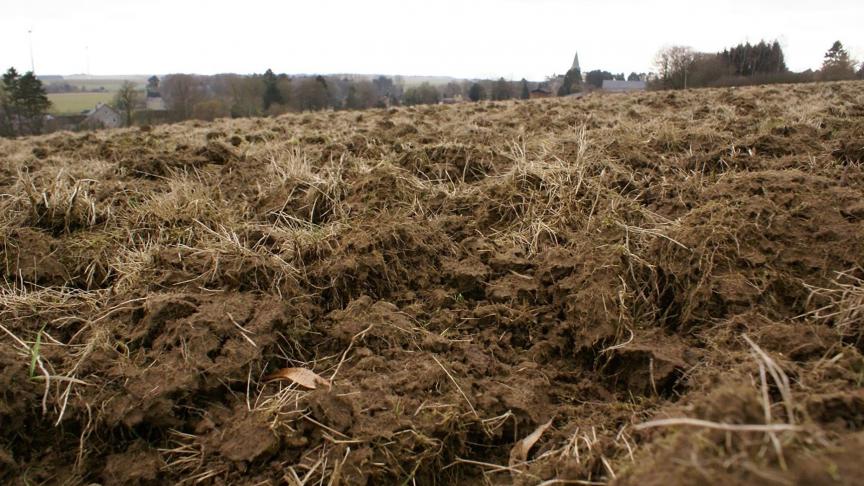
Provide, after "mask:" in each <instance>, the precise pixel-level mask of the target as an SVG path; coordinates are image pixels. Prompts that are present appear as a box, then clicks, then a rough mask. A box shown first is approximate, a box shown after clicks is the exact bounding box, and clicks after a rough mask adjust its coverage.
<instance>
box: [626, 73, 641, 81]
mask: <svg viewBox="0 0 864 486" xmlns="http://www.w3.org/2000/svg"><path fill="white" fill-rule="evenodd" d="M641 80H642V79H641V78H640V77H639V75H638V74H636V73H630V75H629V76H627V81H641Z"/></svg>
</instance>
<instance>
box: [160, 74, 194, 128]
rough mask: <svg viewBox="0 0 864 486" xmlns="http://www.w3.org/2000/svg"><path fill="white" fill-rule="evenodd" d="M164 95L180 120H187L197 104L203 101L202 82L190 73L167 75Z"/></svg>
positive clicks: (163, 84) (163, 89)
mask: <svg viewBox="0 0 864 486" xmlns="http://www.w3.org/2000/svg"><path fill="white" fill-rule="evenodd" d="M162 97H163V98H165V102H166V103H168V106H169V107H170V109H171V110H172V111H173V112H174V115H175V116H176V117H177V118H178V119H179V120H187V119H189V118H190V117H191V116H192V110H193V107H194V106H195V104H196V103H198V102H199V101H201V98H202V96H201V82H200V81H199V80H198V79H197V78H195V77H194V76H192V75H189V74H171V75H169V76H165V78H163V80H162Z"/></svg>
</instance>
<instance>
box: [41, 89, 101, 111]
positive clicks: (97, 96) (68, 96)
mask: <svg viewBox="0 0 864 486" xmlns="http://www.w3.org/2000/svg"><path fill="white" fill-rule="evenodd" d="M113 99H114V93H113V92H100V93H84V92H81V93H50V94H49V95H48V101H50V102H51V107H50V108H49V110H48V112H49V113H51V114H52V115H77V114H79V113H81V112H82V111H84V110H90V109H93V108H94V107H95V106H96V104H97V103H110V102H111V101H112V100H113Z"/></svg>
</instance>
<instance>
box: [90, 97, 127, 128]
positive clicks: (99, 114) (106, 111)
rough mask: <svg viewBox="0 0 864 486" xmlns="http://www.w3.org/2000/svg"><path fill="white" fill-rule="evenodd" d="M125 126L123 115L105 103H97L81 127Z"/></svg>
mask: <svg viewBox="0 0 864 486" xmlns="http://www.w3.org/2000/svg"><path fill="white" fill-rule="evenodd" d="M122 126H123V116H122V115H121V114H120V113H118V112H117V110H115V109H114V108H111V107H110V106H108V105H106V104H105V103H97V104H96V108H94V109H93V110H90V112H88V113H87V118H85V119H84V121H83V122H81V128H85V129H86V128H89V129H96V128H118V127H122Z"/></svg>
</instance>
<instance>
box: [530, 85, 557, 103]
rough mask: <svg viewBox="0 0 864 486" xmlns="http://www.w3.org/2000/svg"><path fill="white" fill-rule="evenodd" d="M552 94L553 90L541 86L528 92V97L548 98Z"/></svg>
mask: <svg viewBox="0 0 864 486" xmlns="http://www.w3.org/2000/svg"><path fill="white" fill-rule="evenodd" d="M550 96H552V92H550V91H549V90H547V89H544V88H541V87H538V88H535V89H532V90H531V92H530V93H528V97H529V98H531V99H532V100H533V99H535V98H548V97H550Z"/></svg>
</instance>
